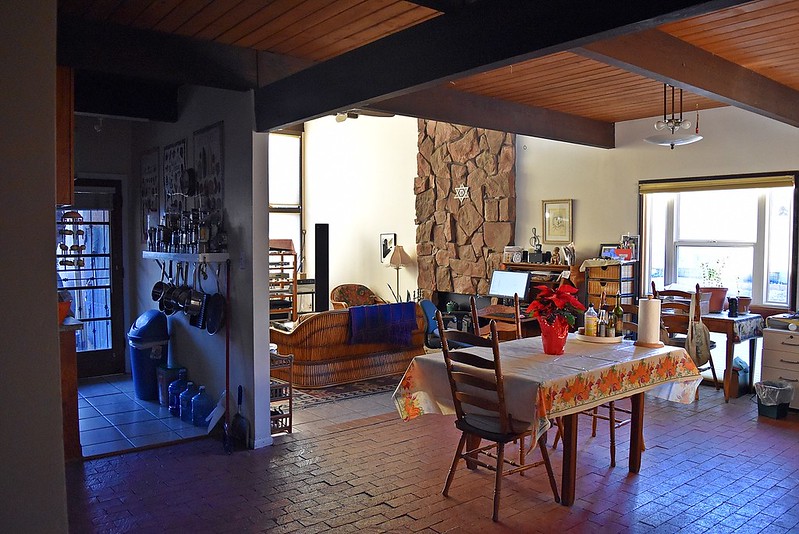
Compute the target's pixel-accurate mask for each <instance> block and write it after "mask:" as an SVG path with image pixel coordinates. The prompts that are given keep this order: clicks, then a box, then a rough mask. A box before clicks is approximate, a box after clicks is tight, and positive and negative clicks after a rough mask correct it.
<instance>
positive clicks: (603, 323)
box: [596, 310, 608, 337]
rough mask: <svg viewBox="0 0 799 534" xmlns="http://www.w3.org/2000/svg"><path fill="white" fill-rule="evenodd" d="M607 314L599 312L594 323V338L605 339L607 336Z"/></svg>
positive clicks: (602, 311)
mask: <svg viewBox="0 0 799 534" xmlns="http://www.w3.org/2000/svg"><path fill="white" fill-rule="evenodd" d="M607 317H608V312H607V311H606V310H599V318H598V319H597V323H596V336H597V337H606V336H607V335H608V318H607Z"/></svg>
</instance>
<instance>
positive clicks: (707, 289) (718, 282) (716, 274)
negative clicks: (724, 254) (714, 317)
mask: <svg viewBox="0 0 799 534" xmlns="http://www.w3.org/2000/svg"><path fill="white" fill-rule="evenodd" d="M724 265H725V262H724V261H723V260H721V259H717V260H716V261H715V262H713V263H711V262H707V261H703V262H702V263H701V264H700V267H701V268H702V286H701V287H700V288H699V290H700V291H701V292H702V293H710V304H709V306H710V313H719V312H721V311H722V310H723V309H724V302H725V298H726V297H727V288H726V287H724V285H723V283H722V272H723V271H724Z"/></svg>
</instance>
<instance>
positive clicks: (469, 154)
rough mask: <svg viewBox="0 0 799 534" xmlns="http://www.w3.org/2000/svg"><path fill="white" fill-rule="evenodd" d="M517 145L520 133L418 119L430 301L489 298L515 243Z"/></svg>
mask: <svg viewBox="0 0 799 534" xmlns="http://www.w3.org/2000/svg"><path fill="white" fill-rule="evenodd" d="M515 142H516V138H515V135H514V134H509V133H505V132H498V131H494V130H486V129H483V128H472V127H469V126H460V125H456V124H449V123H445V122H438V121H428V120H421V119H420V120H419V140H418V143H419V153H418V155H417V167H418V176H417V178H416V181H415V184H414V192H415V194H416V224H417V228H416V253H417V257H418V263H419V278H418V287H419V288H420V289H422V290H423V294H427V296H429V294H430V293H432V292H433V291H454V292H456V293H464V294H475V293H477V294H482V295H485V294H486V293H487V292H488V281H489V277H490V273H491V271H492V270H493V269H495V268H497V266H498V265H499V263H500V262H501V260H502V252H503V249H504V247H505V246H506V245H512V244H513V243H514V237H515V236H514V232H515V223H516V145H515ZM463 186H466V187H468V192H467V193H466V195H465V198H463V199H462V200H459V199H458V198H457V191H456V188H460V187H463Z"/></svg>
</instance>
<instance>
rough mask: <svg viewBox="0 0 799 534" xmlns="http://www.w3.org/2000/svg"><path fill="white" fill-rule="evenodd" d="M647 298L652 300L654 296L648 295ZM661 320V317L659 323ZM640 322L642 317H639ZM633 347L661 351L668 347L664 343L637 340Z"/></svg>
mask: <svg viewBox="0 0 799 534" xmlns="http://www.w3.org/2000/svg"><path fill="white" fill-rule="evenodd" d="M647 297H648V298H649V299H650V300H651V299H652V298H653V296H652V295H651V294H649V295H647ZM639 311H640V310H639ZM659 320H660V317H658V321H659ZM638 321H639V323H640V321H641V317H640V315H639V317H638ZM639 326H640V324H639ZM633 345H635V346H637V347H646V348H649V349H659V348H661V347H665V346H666V345H665V344H664V343H663V342H662V341H653V342H645V341H641V340H636V341H635V342H634V343H633Z"/></svg>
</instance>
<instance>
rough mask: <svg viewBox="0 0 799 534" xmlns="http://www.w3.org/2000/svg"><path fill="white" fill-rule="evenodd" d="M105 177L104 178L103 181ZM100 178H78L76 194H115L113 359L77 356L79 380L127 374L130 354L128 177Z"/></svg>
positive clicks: (111, 219) (112, 217) (112, 222)
mask: <svg viewBox="0 0 799 534" xmlns="http://www.w3.org/2000/svg"><path fill="white" fill-rule="evenodd" d="M100 176H102V177H100ZM100 176H98V177H97V178H94V177H91V175H86V174H83V175H78V177H77V178H76V179H75V190H76V191H77V190H79V189H81V188H95V187H96V188H104V189H112V190H113V195H114V199H113V209H112V210H111V212H110V215H109V222H110V229H111V239H110V241H111V261H112V264H111V313H110V317H111V347H112V351H113V352H112V354H111V356H110V359H104V361H102V362H97V361H87V360H86V359H85V358H84V359H81V353H80V352H78V353H77V365H78V378H86V377H91V376H101V375H108V374H119V373H124V372H125V368H126V360H127V358H126V356H127V351H126V349H125V296H124V295H125V294H124V285H125V284H124V278H125V269H124V264H123V242H124V239H125V228H124V221H125V216H124V214H123V213H122V206H123V199H122V184H123V181H124V180H125V178H126V176H125V175H108V174H103V175H100Z"/></svg>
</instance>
